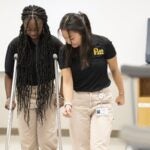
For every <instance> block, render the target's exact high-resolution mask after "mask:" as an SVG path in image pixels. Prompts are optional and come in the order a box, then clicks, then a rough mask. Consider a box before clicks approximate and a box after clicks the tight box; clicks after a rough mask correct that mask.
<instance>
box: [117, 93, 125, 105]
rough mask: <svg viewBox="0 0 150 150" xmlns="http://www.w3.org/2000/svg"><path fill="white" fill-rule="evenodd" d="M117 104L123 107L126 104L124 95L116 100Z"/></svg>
mask: <svg viewBox="0 0 150 150" xmlns="http://www.w3.org/2000/svg"><path fill="white" fill-rule="evenodd" d="M116 103H117V104H118V105H123V104H124V103H125V97H124V95H119V96H118V97H117V98H116Z"/></svg>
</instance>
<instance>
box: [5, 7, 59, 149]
mask: <svg viewBox="0 0 150 150" xmlns="http://www.w3.org/2000/svg"><path fill="white" fill-rule="evenodd" d="M61 46H62V43H61V42H60V41H59V40H58V39H57V38H56V37H54V36H53V35H51V33H50V30H49V26H48V24H47V14H46V12H45V10H44V9H43V8H41V7H39V6H35V5H33V6H31V5H29V6H27V7H25V8H24V9H23V12H22V25H21V28H20V34H19V36H18V37H16V38H14V39H13V40H12V41H11V42H10V44H9V46H8V49H7V53H6V58H5V87H6V96H7V101H6V104H5V108H6V109H8V108H9V102H10V94H11V93H10V91H11V86H12V76H13V66H14V60H13V56H14V54H15V53H17V54H18V64H17V80H16V87H17V110H18V111H17V112H18V123H19V134H20V138H21V149H22V150H39V148H40V150H56V149H57V134H56V124H55V123H56V121H55V118H56V108H55V105H54V103H55V102H54V101H55V96H54V95H55V94H54V78H55V75H54V72H55V71H54V62H53V54H54V53H56V54H58V52H59V49H60V47H61ZM15 106H16V102H15V100H14V101H13V105H12V109H14V108H15Z"/></svg>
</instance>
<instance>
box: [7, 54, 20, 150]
mask: <svg viewBox="0 0 150 150" xmlns="http://www.w3.org/2000/svg"><path fill="white" fill-rule="evenodd" d="M17 58H18V55H17V54H14V71H13V80H12V87H11V96H10V103H9V111H8V122H7V135H6V143H5V150H9V145H10V136H11V128H12V121H13V110H12V102H13V100H14V98H15V89H16V76H17V73H16V72H17V71H16V68H17Z"/></svg>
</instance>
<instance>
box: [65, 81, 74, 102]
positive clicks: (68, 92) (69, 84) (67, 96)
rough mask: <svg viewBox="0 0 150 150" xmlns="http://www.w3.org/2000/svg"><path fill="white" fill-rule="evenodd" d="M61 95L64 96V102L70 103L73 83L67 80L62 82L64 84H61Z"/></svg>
mask: <svg viewBox="0 0 150 150" xmlns="http://www.w3.org/2000/svg"><path fill="white" fill-rule="evenodd" d="M66 80H67V79H66ZM63 95H64V99H65V101H67V102H71V100H72V95H73V83H72V81H71V80H69V79H68V81H65V80H64V83H63Z"/></svg>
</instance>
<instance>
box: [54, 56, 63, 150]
mask: <svg viewBox="0 0 150 150" xmlns="http://www.w3.org/2000/svg"><path fill="white" fill-rule="evenodd" d="M57 58H58V57H57V54H53V59H54V68H55V87H56V103H57V126H58V144H59V150H62V149H63V147H62V135H61V119H60V102H59V78H58V61H57Z"/></svg>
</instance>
